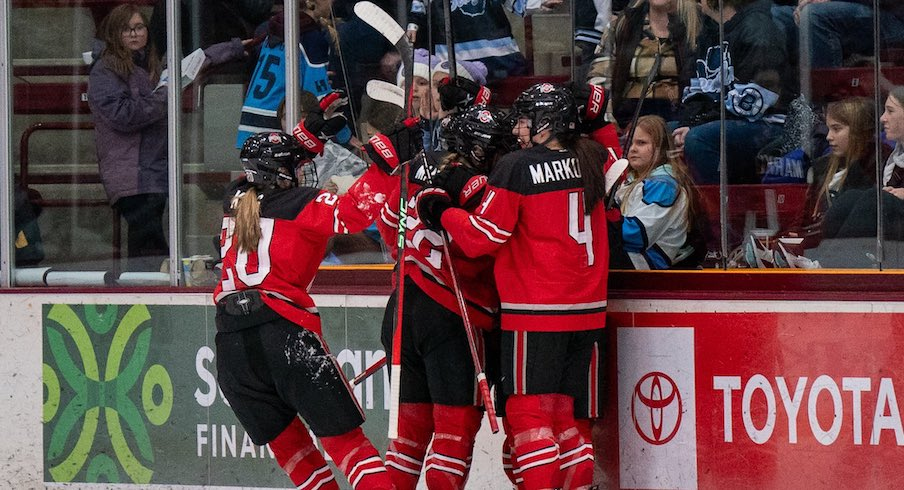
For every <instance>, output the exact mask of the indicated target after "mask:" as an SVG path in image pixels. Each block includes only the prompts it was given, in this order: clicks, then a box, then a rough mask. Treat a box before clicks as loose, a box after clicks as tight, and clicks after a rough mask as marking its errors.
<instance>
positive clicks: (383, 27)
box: [355, 1, 411, 61]
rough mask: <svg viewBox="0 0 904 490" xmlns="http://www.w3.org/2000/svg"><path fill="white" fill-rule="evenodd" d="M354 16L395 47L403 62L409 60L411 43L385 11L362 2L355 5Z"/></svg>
mask: <svg viewBox="0 0 904 490" xmlns="http://www.w3.org/2000/svg"><path fill="white" fill-rule="evenodd" d="M355 15H357V16H358V18H360V19H361V20H363V21H364V22H366V23H367V25H369V26H371V27H373V28H374V29H375V30H376V31H377V32H379V33H380V34H381V35H382V36H383V37H385V38H386V40H388V41H389V42H390V43H391V44H392V45H393V46H395V47H396V49H397V50H398V51H399V55H401V57H402V60H403V61H405V60H408V59H410V58H411V43H409V42H408V38H407V37H405V29H402V26H400V25H399V23H398V22H396V20H395V19H393V18H392V16H391V15H389V14H387V13H386V11H385V10H383V9H381V8H380V7H378V6H376V5H375V4H374V3H372V2H368V1H363V2H358V3H356V4H355Z"/></svg>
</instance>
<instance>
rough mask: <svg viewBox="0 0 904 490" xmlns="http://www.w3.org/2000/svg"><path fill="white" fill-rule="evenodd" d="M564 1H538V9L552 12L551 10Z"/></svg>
mask: <svg viewBox="0 0 904 490" xmlns="http://www.w3.org/2000/svg"><path fill="white" fill-rule="evenodd" d="M563 3H565V0H543V2H541V3H540V10H542V11H544V12H552V11H553V10H555V9H557V8H559V7H561V6H562V4H563Z"/></svg>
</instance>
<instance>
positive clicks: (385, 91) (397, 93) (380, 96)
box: [366, 80, 405, 109]
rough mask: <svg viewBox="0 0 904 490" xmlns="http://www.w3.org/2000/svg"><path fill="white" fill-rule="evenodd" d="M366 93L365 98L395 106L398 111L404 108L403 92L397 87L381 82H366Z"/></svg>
mask: <svg viewBox="0 0 904 490" xmlns="http://www.w3.org/2000/svg"><path fill="white" fill-rule="evenodd" d="M366 91H367V96H368V97H370V98H371V99H373V100H379V101H380V102H387V103H389V104H393V105H396V106H398V107H399V109H404V108H405V91H404V90H403V89H402V88H401V87H399V86H397V85H393V84H391V83H389V82H385V81H383V80H371V81H369V82H367V87H366Z"/></svg>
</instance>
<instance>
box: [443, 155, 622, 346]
mask: <svg viewBox="0 0 904 490" xmlns="http://www.w3.org/2000/svg"><path fill="white" fill-rule="evenodd" d="M602 164H603V162H600V165H602ZM583 196H584V186H583V182H582V180H581V169H580V166H579V165H578V162H577V160H576V159H575V158H574V156H573V155H572V154H571V153H570V152H569V151H567V150H550V149H548V148H546V147H544V146H538V147H534V148H529V149H526V150H521V151H517V152H514V153H510V154H508V155H506V156H505V157H503V158H502V159H501V160H500V161H499V163H497V164H496V166H495V167H494V168H493V171H492V172H491V173H490V176H489V181H488V183H487V189H486V194H485V195H484V198H483V202H482V203H481V204H480V205H479V206H478V207H477V211H476V213H475V214H471V213H468V212H467V211H465V210H462V209H450V210H448V211H447V212H445V213H444V214H443V217H442V223H443V226H444V227H445V228H446V230H448V231H449V233H450V234H451V235H452V237H453V239H454V241H455V242H456V243H457V244H458V246H460V247H461V249H462V250H463V251H464V252H465V253H466V254H467V255H468V256H471V257H479V256H481V255H487V254H495V257H496V263H495V268H494V271H495V277H496V284H497V288H498V290H499V297H500V300H501V311H502V328H503V329H504V330H522V331H542V332H564V331H578V330H589V329H594V328H602V327H603V326H604V325H605V319H606V317H605V315H606V294H607V290H606V287H607V276H608V272H609V245H608V238H607V232H606V217H605V209H604V206H603V205H602V204H600V205H597V206H596V207H594V209H593V210H592V211H591V212H590V214H585V213H584V197H583Z"/></svg>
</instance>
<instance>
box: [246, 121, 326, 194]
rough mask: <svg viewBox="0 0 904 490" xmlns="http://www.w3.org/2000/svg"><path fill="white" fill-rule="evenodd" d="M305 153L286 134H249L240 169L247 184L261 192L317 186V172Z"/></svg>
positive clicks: (296, 142)
mask: <svg viewBox="0 0 904 490" xmlns="http://www.w3.org/2000/svg"><path fill="white" fill-rule="evenodd" d="M309 156H310V154H309V152H308V151H307V150H305V149H304V148H302V147H301V145H299V144H298V141H297V140H296V139H295V138H294V137H293V136H290V135H288V134H286V133H282V132H270V133H257V134H253V135H251V136H249V137H248V139H247V140H245V144H244V145H242V151H241V159H242V168H243V169H244V170H245V176H246V178H247V179H248V182H249V183H251V184H253V185H254V186H256V187H259V188H261V189H269V188H275V187H278V184H279V183H280V182H281V181H282V182H289V183H290V185H291V186H292V187H295V186H298V185H299V184H300V185H303V186H311V187H316V186H317V170H316V166H315V165H314V162H313V161H311V160H310V157H309Z"/></svg>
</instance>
